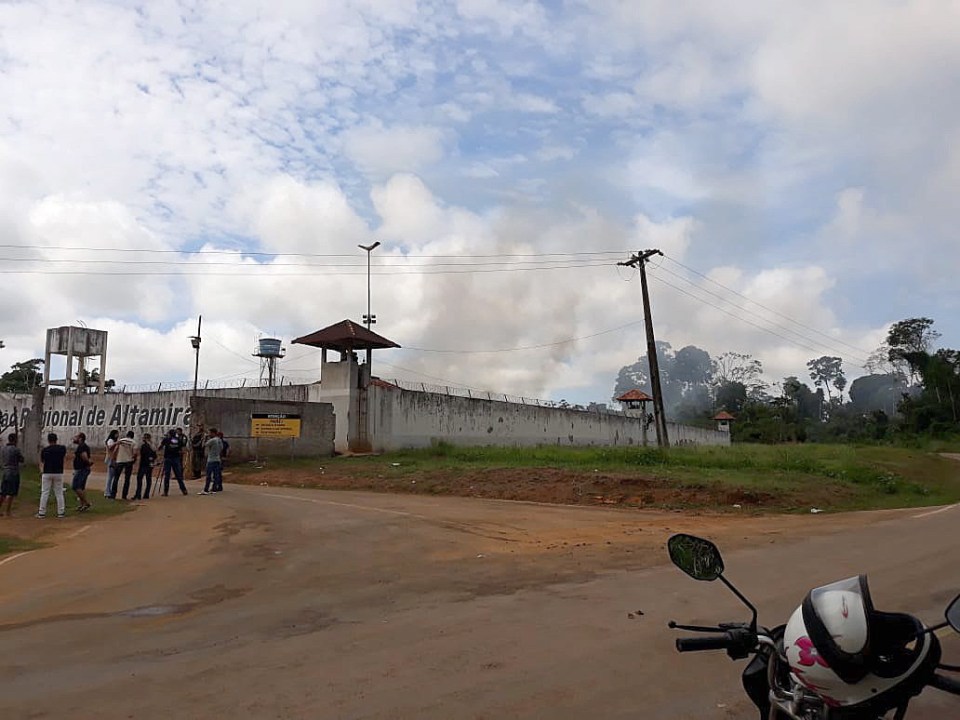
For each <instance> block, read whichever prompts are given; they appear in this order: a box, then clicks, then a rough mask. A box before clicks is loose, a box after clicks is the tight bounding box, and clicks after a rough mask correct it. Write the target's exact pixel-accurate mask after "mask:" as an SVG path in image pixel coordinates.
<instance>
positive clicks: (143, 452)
mask: <svg viewBox="0 0 960 720" xmlns="http://www.w3.org/2000/svg"><path fill="white" fill-rule="evenodd" d="M151 439H152V438H151V437H150V433H144V434H143V442H141V443H140V453H139V455H140V465H139V466H138V467H137V494H136V495H134V496H133V499H134V500H139V499H140V497H141V496H140V492H141V487H142V488H143V499H144V500H149V499H150V486H151V485H153V463H154V462H155V461H156V459H157V451H156V450H154V449H153V443H152V442H151Z"/></svg>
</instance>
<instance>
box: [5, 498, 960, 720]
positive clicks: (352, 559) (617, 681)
mask: <svg viewBox="0 0 960 720" xmlns="http://www.w3.org/2000/svg"><path fill="white" fill-rule="evenodd" d="M958 523H960V508H956V509H953V508H951V509H946V510H943V511H940V512H933V513H931V512H930V511H926V512H923V511H911V512H907V511H898V512H886V513H878V514H859V515H852V516H845V517H827V516H822V515H820V516H808V517H794V518H789V519H787V520H783V521H781V520H777V519H766V518H765V519H733V520H730V519H723V518H721V519H716V518H686V517H684V516H680V515H676V514H658V513H640V512H623V511H617V510H608V509H595V508H569V507H553V506H535V505H530V504H524V503H504V502H493V501H481V500H473V499H464V498H429V497H414V496H404V497H400V496H388V495H374V494H364V493H332V492H322V491H306V490H304V491H300V490H290V489H274V488H238V487H234V486H228V492H226V493H224V494H223V495H222V496H217V497H196V496H190V497H180V496H177V497H174V496H171V497H169V498H156V499H153V500H151V501H150V503H148V504H146V505H145V506H143V507H140V508H138V509H137V511H136V512H134V513H130V514H127V515H125V516H122V517H119V518H116V519H112V520H109V521H106V522H102V523H95V524H92V525H89V526H87V525H84V524H83V519H82V516H81V517H78V518H74V519H71V520H68V521H66V524H64V525H63V527H62V530H61V532H60V535H59V544H58V545H57V546H56V547H52V548H49V549H44V550H40V551H35V552H32V553H29V554H26V555H23V556H19V557H13V558H12V559H11V558H7V559H6V560H2V561H0V647H2V660H0V665H2V670H0V677H2V678H3V680H2V683H3V684H2V692H0V717H3V718H21V717H23V718H28V717H29V718H47V717H49V718H61V717H70V718H86V717H91V718H93V717H98V718H131V717H132V718H161V717H163V718H167V717H170V716H171V715H173V714H175V715H176V716H181V717H198V718H202V717H227V716H231V715H232V716H234V717H244V718H247V717H250V718H300V717H303V718H345V719H346V718H350V719H355V718H357V719H358V718H371V719H373V718H377V719H378V720H385V719H388V718H426V719H430V718H436V719H438V720H439V719H443V720H448V719H449V718H475V719H478V720H479V719H481V718H489V719H491V720H492V719H494V718H497V719H501V718H546V717H549V718H554V719H558V720H564V719H568V718H569V719H571V720H572V719H574V718H650V719H656V720H659V719H663V720H666V719H668V718H669V719H670V720H683V719H691V720H692V719H693V718H697V719H703V718H748V717H749V718H753V717H754V715H753V714H751V713H750V712H749V707H748V706H747V705H746V704H745V703H744V701H743V698H742V697H741V691H740V690H739V672H740V669H741V666H740V665H739V664H735V663H733V662H731V661H729V660H728V659H727V658H726V657H725V656H724V655H722V654H721V653H702V654H697V655H684V656H679V655H677V654H676V653H675V652H674V650H673V638H674V635H673V634H672V633H671V632H670V631H668V630H667V629H666V627H665V624H666V621H667V620H668V619H670V618H676V619H678V620H685V621H691V622H707V621H717V620H736V619H745V618H746V617H747V614H746V612H745V610H744V609H743V608H742V607H741V606H739V605H738V603H737V601H736V600H735V599H734V598H733V597H732V596H730V595H729V594H728V593H727V592H726V591H725V589H724V588H723V587H721V586H719V585H716V584H707V583H697V582H694V581H692V580H690V579H688V578H686V577H685V576H683V575H682V574H681V573H680V572H679V571H677V570H676V569H675V568H672V567H666V566H663V565H662V564H660V565H658V563H662V562H663V560H665V557H664V555H663V551H662V550H661V549H660V547H661V546H662V543H663V541H664V540H665V539H666V537H667V536H668V535H669V534H670V533H671V532H673V531H676V530H681V529H693V530H698V531H700V532H703V533H705V534H708V535H710V536H712V537H715V538H718V539H719V540H720V543H721V546H722V547H724V548H726V549H727V551H726V552H725V556H726V562H727V569H728V576H729V578H730V579H731V580H732V581H734V582H735V583H737V584H738V585H739V586H740V587H741V589H742V590H743V591H744V592H745V593H746V594H747V595H748V596H749V597H751V598H752V599H753V600H754V601H755V602H756V604H757V605H758V606H759V607H760V609H761V613H762V615H761V620H762V621H765V622H767V623H768V624H771V625H772V624H775V623H776V622H778V621H783V620H785V619H786V617H787V616H788V614H789V612H790V611H791V610H792V609H793V608H794V607H795V606H796V604H797V603H798V602H799V600H800V599H801V598H802V596H803V594H804V593H805V591H806V590H807V589H808V588H809V587H811V586H815V585H817V584H822V583H824V582H828V581H831V580H834V579H838V578H841V577H846V576H849V575H853V574H855V573H857V572H860V571H865V572H869V573H870V576H871V585H872V587H873V594H874V599H875V601H876V603H877V604H878V606H880V607H881V608H883V609H892V610H910V611H913V612H916V613H917V614H919V615H920V616H921V617H923V618H925V619H927V620H929V621H931V622H932V621H936V620H937V619H938V617H939V616H940V614H941V612H942V609H943V607H944V606H945V604H946V603H947V602H948V601H949V600H950V599H951V598H952V597H953V595H955V594H956V593H957V592H958V591H960V570H957V567H958V564H957V562H956V560H955V556H956V555H957V554H958V553H960V533H958V531H957V526H958ZM637 610H642V611H643V615H642V616H637V617H635V618H634V619H629V618H628V613H631V612H635V611H637ZM950 651H953V658H954V659H955V661H957V662H958V663H960V642H956V641H954V640H952V639H951V640H949V641H948V654H949V653H950ZM927 695H928V696H929V697H926V698H924V701H925V707H924V708H921V709H920V710H919V711H917V712H916V713H915V714H913V715H911V716H910V717H911V718H912V720H923V719H924V718H934V717H937V718H942V717H955V716H957V710H958V709H960V700H958V701H954V700H953V699H952V698H943V697H937V696H936V695H934V691H928V693H927Z"/></svg>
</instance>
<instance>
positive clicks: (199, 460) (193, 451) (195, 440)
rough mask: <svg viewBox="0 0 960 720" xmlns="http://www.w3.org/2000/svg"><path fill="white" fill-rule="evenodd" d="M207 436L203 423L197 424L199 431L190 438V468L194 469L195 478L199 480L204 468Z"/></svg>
mask: <svg viewBox="0 0 960 720" xmlns="http://www.w3.org/2000/svg"><path fill="white" fill-rule="evenodd" d="M206 440H207V437H206V435H205V434H204V432H203V424H202V423H201V424H200V425H198V426H197V431H196V432H195V433H194V434H193V437H191V438H190V469H191V470H193V479H194V480H199V479H200V476H201V475H202V474H203V468H204V457H205V455H204V445H205V443H206Z"/></svg>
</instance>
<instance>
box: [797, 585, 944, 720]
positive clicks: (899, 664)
mask: <svg viewBox="0 0 960 720" xmlns="http://www.w3.org/2000/svg"><path fill="white" fill-rule="evenodd" d="M921 630H923V625H922V624H921V623H920V621H919V620H917V619H916V618H914V617H913V616H911V615H905V614H902V613H884V612H879V611H877V610H875V609H874V608H873V602H872V600H871V598H870V589H869V587H868V585H867V577H866V575H859V576H857V577H852V578H847V579H846V580H840V581H838V582H835V583H831V584H830V585H824V586H823V587H819V588H816V589H814V590H811V591H810V592H809V593H808V594H807V597H806V598H805V599H804V601H803V604H802V605H801V606H800V607H798V608H797V609H796V611H795V612H794V613H793V615H792V616H791V618H790V621H789V622H788V623H787V627H786V630H785V632H784V636H783V650H784V653H785V654H786V657H787V661H788V662H789V664H790V673H791V675H792V677H793V679H794V680H796V682H798V683H799V684H800V685H802V686H803V687H805V688H806V689H807V690H809V691H810V692H812V693H814V694H816V695H817V696H819V697H820V698H821V699H822V700H823V701H824V703H826V704H827V705H828V706H830V707H834V708H845V707H853V706H857V708H858V709H861V710H862V709H863V708H865V707H866V706H867V705H869V706H870V708H871V710H874V709H875V711H876V712H877V713H878V714H882V712H886V710H888V709H890V708H895V707H898V706H899V705H900V703H901V702H903V700H904V699H905V698H909V697H911V696H912V695H915V694H917V693H919V692H920V690H922V689H923V685H924V684H925V681H926V679H927V678H928V677H929V674H930V673H932V672H933V670H934V668H935V667H936V664H937V663H938V662H939V660H940V645H939V643H938V642H937V641H936V639H935V638H932V637H931V635H930V634H929V633H928V634H923V635H920V636H919V637H918V634H919V633H920V631H921Z"/></svg>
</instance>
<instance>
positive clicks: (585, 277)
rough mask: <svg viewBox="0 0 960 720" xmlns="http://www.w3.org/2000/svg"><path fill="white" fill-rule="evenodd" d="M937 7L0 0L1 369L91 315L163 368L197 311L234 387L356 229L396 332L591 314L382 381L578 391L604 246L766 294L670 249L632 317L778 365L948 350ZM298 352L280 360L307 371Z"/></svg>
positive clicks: (951, 268) (354, 296) (340, 304)
mask: <svg viewBox="0 0 960 720" xmlns="http://www.w3.org/2000/svg"><path fill="white" fill-rule="evenodd" d="M957 12H958V10H957V8H956V5H955V4H954V3H950V2H948V1H947V0H943V1H942V2H937V1H934V2H929V3H921V2H867V0H858V1H857V2H852V3H840V4H838V3H829V2H826V0H817V1H816V2H813V3H807V4H804V5H802V6H800V5H798V6H796V7H786V6H781V5H774V4H764V3H756V2H747V1H746V0H744V1H742V2H740V1H738V2H732V3H725V4H723V6H720V5H717V4H712V3H695V2H671V1H668V0H648V1H647V2H644V3H642V5H640V6H637V5H635V4H634V5H631V4H629V3H627V4H624V3H622V2H616V1H615V0H596V1H593V0H591V1H590V2H585V1H575V2H569V3H564V4H560V5H551V6H549V7H548V6H546V5H544V4H541V3H536V2H506V1H505V0H460V2H458V3H456V4H443V3H430V2H417V1H416V0H394V1H392V2H388V3H383V2H376V0H343V1H342V2H336V3H322V4H317V3H311V2H307V1H306V0H282V1H281V2H277V3H273V4H264V3H262V2H259V1H256V0H238V2H232V3H213V4H207V5H205V6H203V7H202V8H194V7H193V6H191V5H189V4H185V3H178V2H169V3H146V4H142V5H139V6H134V5H123V4H116V3H111V2H100V1H98V0H89V1H88V2H84V3H82V4H69V3H67V4H64V3H59V2H53V1H52V0H50V1H44V0H38V1H36V2H28V3H15V4H11V3H7V4H0V27H2V28H4V30H2V31H0V33H2V37H3V43H2V45H3V48H4V50H3V54H2V55H0V94H2V96H3V97H4V99H5V104H4V111H3V112H2V113H0V138H2V139H0V237H2V241H3V242H2V244H5V245H13V246H16V247H13V248H4V249H3V250H2V252H0V259H2V260H3V263H2V265H3V266H2V268H0V270H2V271H3V275H2V277H3V284H4V299H2V300H0V303H3V305H4V310H5V312H4V313H2V314H0V337H2V338H3V339H4V340H5V342H6V343H7V346H8V349H6V350H4V351H2V352H3V356H2V357H3V360H2V361H0V362H3V363H4V364H9V363H10V362H13V361H14V360H17V359H22V358H23V357H26V356H28V355H32V354H36V353H37V352H39V350H41V349H42V348H41V347H40V345H41V344H42V338H43V329H44V328H45V327H48V326H55V325H61V324H64V323H68V322H73V321H74V320H75V319H79V320H83V321H85V322H87V323H88V324H91V325H94V326H103V327H105V328H107V329H109V330H110V331H111V333H112V335H111V348H112V350H111V353H112V356H113V357H114V358H115V360H116V364H114V365H113V367H114V368H115V369H116V370H117V373H116V375H115V376H116V377H117V379H118V380H126V381H128V382H147V381H152V380H160V379H175V378H176V377H181V378H187V377H189V376H190V374H191V370H192V368H191V367H190V362H189V360H190V357H189V346H188V345H187V344H186V343H185V341H184V337H185V335H187V334H190V332H191V331H192V329H191V325H192V323H193V322H194V321H195V317H196V316H197V315H198V314H203V316H204V324H205V326H206V327H209V333H210V335H209V338H210V341H211V342H210V343H209V344H205V345H204V361H203V364H202V372H204V373H206V374H208V375H209V376H210V377H217V376H222V375H230V374H237V373H243V372H246V373H247V376H248V377H253V376H255V374H256V370H257V368H256V365H255V364H254V363H253V362H252V361H249V360H248V359H246V356H247V354H248V352H249V350H250V347H251V345H252V342H253V340H254V339H255V336H256V334H257V333H259V332H269V333H271V334H278V335H281V336H282V337H291V336H293V335H295V334H300V333H302V332H308V331H310V330H313V329H316V328H318V327H320V326H323V325H325V324H328V323H330V322H335V321H337V320H339V319H341V318H342V317H352V318H355V319H356V318H359V316H360V315H361V314H362V313H363V312H365V309H366V307H365V299H366V292H365V291H366V272H365V271H366V265H365V260H366V258H365V257H364V254H363V253H362V251H360V250H359V249H358V248H357V247H356V245H357V244H358V243H361V242H362V243H366V242H368V241H371V240H373V239H378V240H381V241H382V242H383V243H384V244H383V246H382V247H381V248H378V250H377V251H376V252H375V253H374V254H373V257H372V261H373V263H374V278H373V280H374V283H373V295H374V305H375V310H376V312H377V313H378V314H379V315H380V319H381V322H380V324H379V325H378V329H381V330H383V332H384V333H385V334H387V335H389V336H392V337H395V338H396V339H397V340H398V341H399V342H401V344H403V345H405V346H407V347H408V348H409V347H420V348H427V349H460V350H463V349H478V348H479V349H483V348H487V349H508V348H512V347H517V346H526V345H542V344H549V343H553V342H558V341H561V340H566V339H569V338H574V337H586V336H595V337H591V338H589V339H587V340H580V341H576V342H569V343H562V344H559V345H552V346H549V347H544V348H540V349H537V350H524V351H520V352H515V353H514V352H504V353H489V354H454V353H449V354H440V353H424V352H417V351H413V350H410V349H407V350H404V351H397V352H394V353H384V354H383V361H384V365H383V366H382V368H383V370H384V373H386V371H387V370H390V372H396V373H398V374H399V373H401V372H408V371H412V372H411V373H410V375H411V376H412V377H418V375H416V373H421V374H423V375H422V377H423V378H424V380H425V381H428V382H429V381H430V379H429V378H428V377H427V376H429V377H432V378H441V379H445V380H448V381H456V382H460V383H463V384H470V385H474V386H486V387H490V388H492V389H495V390H503V391H506V392H512V393H515V394H525V395H533V394H556V393H565V394H569V395H571V397H572V396H573V395H574V394H577V397H579V398H580V399H584V400H585V399H603V398H604V397H605V396H606V394H607V393H608V391H609V387H610V386H611V385H612V380H613V376H614V375H615V373H616V370H617V369H618V368H619V366H620V365H623V364H627V363H629V362H632V361H633V360H634V359H635V358H636V357H637V356H638V355H639V354H641V352H642V348H643V340H642V334H641V333H640V332H639V330H638V329H637V328H636V327H635V326H633V325H630V323H634V322H636V321H637V320H638V319H639V318H640V317H641V312H640V308H639V304H638V302H639V301H638V291H637V287H636V283H635V282H627V280H630V276H629V274H628V273H627V272H626V271H625V270H624V269H623V268H620V269H619V271H618V270H617V268H616V265H615V262H616V260H622V259H625V258H626V257H627V256H628V254H629V252H632V251H635V250H636V249H638V248H643V247H648V246H649V247H660V248H661V249H663V250H664V252H666V253H668V256H669V257H670V258H671V259H673V260H676V261H679V262H682V263H684V265H689V266H690V268H695V269H697V270H698V271H699V272H702V273H704V274H706V275H708V276H709V277H711V278H714V279H717V280H718V281H719V282H722V283H723V284H724V285H727V286H729V287H730V288H732V289H734V290H736V291H737V292H739V293H742V294H743V295H744V296H746V297H747V298H750V299H753V300H756V301H757V302H761V303H763V304H764V305H767V306H769V307H770V308H773V309H775V310H776V312H777V313H779V315H778V314H770V313H769V312H767V311H765V310H763V309H762V308H759V307H758V306H755V305H748V307H750V308H751V309H750V310H749V311H747V310H744V309H742V308H741V309H737V308H736V307H734V306H731V305H729V304H725V303H723V302H721V300H719V299H718V298H717V297H716V296H714V295H710V294H707V293H705V292H703V289H702V288H705V289H710V290H711V291H713V292H716V293H718V294H720V295H721V296H722V297H726V298H728V299H733V298H737V296H730V294H729V293H728V292H727V291H725V290H723V289H722V288H719V287H717V286H715V285H711V284H710V283H709V281H707V280H705V279H704V278H702V277H700V276H699V275H695V274H693V273H691V272H690V271H689V270H688V269H687V268H684V267H682V266H678V265H675V264H670V262H668V261H664V263H663V265H662V266H652V270H651V273H652V275H653V276H655V277H656V280H654V281H653V286H652V290H653V292H654V294H655V297H654V302H655V309H654V312H655V317H656V319H657V325H658V336H659V337H661V338H662V339H665V340H669V341H670V342H672V343H673V344H674V345H675V346H681V345H683V344H687V343H692V344H696V345H698V346H701V347H704V348H706V349H709V350H710V351H711V352H712V353H719V352H723V351H725V350H730V349H735V350H742V351H748V352H752V353H754V354H756V355H757V356H758V357H760V358H761V359H763V360H764V362H765V363H766V365H767V368H768V370H769V371H770V373H771V374H772V375H773V376H777V375H780V374H799V375H802V374H803V372H804V365H805V362H806V360H807V359H809V358H810V357H812V356H813V354H814V353H816V354H843V355H845V356H846V355H849V356H850V358H851V360H852V359H853V358H854V357H855V356H858V355H859V353H860V351H861V349H863V350H870V349H872V348H871V347H870V345H872V344H874V343H875V342H876V339H877V337H880V336H882V328H883V327H885V326H886V325H887V324H888V323H889V322H891V321H894V320H897V319H901V318H903V317H910V316H913V315H919V314H923V315H929V316H932V317H935V318H936V319H937V322H938V327H940V329H941V330H942V331H943V332H944V341H945V343H946V344H948V345H953V346H955V345H957V343H958V342H960V340H958V339H957V338H958V337H960V321H958V320H957V319H956V318H958V317H960V314H958V312H957V310H960V308H958V307H957V304H956V300H955V299H953V298H955V295H956V294H955V293H954V292H953V287H952V284H951V283H952V282H953V278H954V277H955V276H956V275H957V273H958V272H960V245H958V244H957V243H956V239H955V228H954V225H955V222H954V219H953V215H954V205H955V198H954V197H953V195H954V194H955V193H954V188H955V187H956V186H957V184H958V182H960V87H958V83H960V80H958V76H957V74H956V73H955V72H953V71H952V69H953V68H955V67H956V66H957V65H958V61H960V56H958V53H960V46H958V45H957V43H956V42H954V38H953V34H952V32H953V28H954V27H955V26H956V25H957V20H958V18H957ZM78 247H80V248H82V247H89V248H97V247H110V248H115V249H116V251H113V252H103V251H94V250H89V251H82V250H79V251H77V250H66V249H64V248H78ZM155 250H163V251H176V252H162V253H158V252H152V251H155ZM197 250H200V251H203V252H199V253H198V252H195V251H197ZM620 250H622V251H623V252H622V255H620V254H618V253H619V251H620ZM605 251H617V252H616V253H610V254H600V253H604V252H605ZM277 253H299V255H282V254H280V255H277ZM521 253H523V254H527V255H533V256H535V257H525V258H521V257H517V254H521ZM577 253H581V254H577ZM585 253H594V254H592V255H588V254H585ZM498 254H500V255H498ZM428 255H429V256H433V257H431V258H425V257H423V256H428ZM334 256H339V257H334ZM490 256H497V257H490ZM524 260H526V261H527V262H526V263H524V262H523V261H524ZM531 261H533V262H531ZM561 261H565V262H561ZM463 262H468V263H472V264H476V266H475V267H470V268H458V267H455V265H456V264H458V263H463ZM426 263H429V264H430V265H431V267H429V268H425V267H423V265H424V264H426ZM479 263H483V264H479ZM495 263H500V264H495ZM558 265H569V266H571V267H564V268H563V269H558V268H557V267H556V266H558ZM547 268H549V269H547ZM15 269H19V270H24V271H29V272H28V273H26V272H20V273H17V272H12V271H13V270H15ZM464 270H473V271H474V272H472V273H464V272H463V271H464ZM667 270H672V271H673V272H674V273H676V274H677V275H679V277H678V276H677V275H671V274H669V273H668V272H666V271H667ZM54 271H56V272H57V273H58V274H54ZM63 271H70V272H72V273H82V274H59V273H61V272H63ZM494 271H495V272H494ZM97 273H109V274H97ZM447 273H449V274H447ZM618 273H619V274H618ZM666 283H672V284H673V285H676V286H677V287H676V288H674V287H671V286H670V285H667V284H666ZM691 283H694V284H691ZM677 288H680V289H682V290H684V291H685V292H686V293H688V294H684V292H680V291H679V290H678V289H677ZM690 295H693V296H694V297H691V296H690ZM695 298H699V299H695ZM737 302H739V303H745V302H746V301H745V300H744V298H742V297H740V298H738V299H737ZM720 307H724V308H726V309H727V310H729V311H730V312H732V313H733V314H734V315H735V316H737V317H731V316H730V315H728V314H724V313H723V312H720V310H719V308H720ZM758 318H766V319H767V320H769V322H766V321H761V320H760V319H758ZM785 318H790V319H792V320H797V321H799V322H801V323H803V325H804V326H808V328H814V329H815V330H816V331H819V332H822V333H825V335H819V334H814V336H813V337H812V338H811V336H810V330H809V329H805V328H804V327H801V326H798V325H795V324H792V323H791V322H789V321H788V320H786V319H785ZM747 320H752V321H754V322H756V323H758V324H760V325H762V326H764V327H766V328H767V329H768V330H773V331H774V332H773V333H771V332H767V331H764V330H761V329H759V328H757V327H754V326H752V325H751V324H750V323H749V322H747ZM611 328H622V329H621V330H618V331H616V332H611V333H604V334H601V335H596V333H598V332H600V331H603V330H608V329H611ZM785 328H791V329H793V330H797V331H799V332H800V333H801V335H797V334H794V333H791V332H789V331H787V330H786V329H785ZM113 334H116V335H117V336H118V339H117V342H116V343H114V342H113ZM779 335H783V336H784V337H780V336H779ZM804 337H806V340H805V339H804ZM218 342H219V343H221V344H222V346H223V347H221V346H220V345H217V343H218ZM205 343H206V341H205ZM821 343H822V344H821ZM143 348H150V352H151V362H149V363H144V362H142V357H143ZM208 348H209V351H208ZM154 353H155V354H156V356H155V362H154V361H153V359H154V355H153V354H154ZM304 353H306V351H305V350H303V349H295V350H292V351H291V357H292V358H293V360H291V361H290V362H289V363H287V366H288V367H289V368H290V370H291V373H292V374H293V375H296V376H297V377H301V378H304V379H308V378H309V379H313V378H314V377H315V369H316V363H315V358H313V356H311V355H309V354H304ZM298 356H299V360H298V359H297V358H298ZM8 361H9V362H8ZM387 363H389V364H391V365H394V366H396V367H404V368H408V370H405V371H399V370H391V369H390V368H389V367H388V365H387ZM167 375H172V376H174V377H167ZM568 399H570V398H568Z"/></svg>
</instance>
